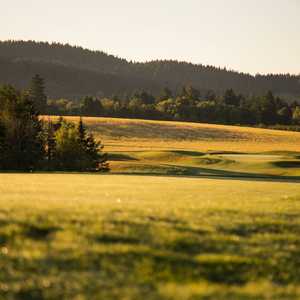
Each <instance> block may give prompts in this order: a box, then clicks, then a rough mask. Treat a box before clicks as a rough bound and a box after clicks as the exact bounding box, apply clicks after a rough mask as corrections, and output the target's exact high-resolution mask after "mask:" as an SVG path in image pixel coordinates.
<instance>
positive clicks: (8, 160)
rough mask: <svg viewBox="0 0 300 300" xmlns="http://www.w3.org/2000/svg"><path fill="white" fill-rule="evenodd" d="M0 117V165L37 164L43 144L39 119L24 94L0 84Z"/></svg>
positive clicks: (26, 166)
mask: <svg viewBox="0 0 300 300" xmlns="http://www.w3.org/2000/svg"><path fill="white" fill-rule="evenodd" d="M0 121H1V123H2V127H4V128H5V136H4V141H2V150H1V157H2V166H1V167H2V168H3V169H10V170H32V169H35V168H36V167H38V164H39V163H40V162H41V160H42V158H43V147H44V144H43V136H42V133H43V130H42V122H41V121H40V120H39V116H38V114H37V112H36V111H35V109H34V106H33V103H32V101H31V99H30V98H29V97H28V94H26V93H20V92H18V91H16V90H15V89H14V88H13V87H11V86H4V87H2V88H1V89H0ZM2 130H3V129H2ZM3 145H4V146H3ZM3 148H4V150H3Z"/></svg>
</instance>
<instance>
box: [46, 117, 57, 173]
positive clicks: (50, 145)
mask: <svg viewBox="0 0 300 300" xmlns="http://www.w3.org/2000/svg"><path fill="white" fill-rule="evenodd" d="M54 134H55V126H54V124H53V122H52V121H51V120H50V118H49V119H48V124H47V130H46V149H45V150H46V160H47V168H48V169H53V168H55V155H56V153H55V152H56V142H55V136H54Z"/></svg>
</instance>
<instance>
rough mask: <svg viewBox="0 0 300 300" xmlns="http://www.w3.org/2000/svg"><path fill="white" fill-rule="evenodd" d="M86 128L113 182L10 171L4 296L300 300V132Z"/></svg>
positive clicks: (3, 235) (2, 261)
mask: <svg viewBox="0 0 300 300" xmlns="http://www.w3.org/2000/svg"><path fill="white" fill-rule="evenodd" d="M68 119H69V120H73V121H74V120H77V119H78V118H72V117H69V118H68ZM84 121H85V123H86V124H87V126H88V128H89V129H91V130H92V131H93V133H94V134H95V135H96V137H97V138H99V139H101V140H102V141H103V143H104V144H105V150H106V151H108V152H109V160H110V166H111V174H107V175H102V174H55V173H52V174H46V173H45V174H43V173H40V174H13V173H11V174H9V173H7V174H0V299H5V300H6V299H8V300H12V299H13V300H15V299H22V300H23V299H25V300H26V299H30V300H31V299H38V300H40V299H41V300H43V299H75V300H82V299H105V300H115V299H117V300H119V299H122V300H123V299H124V300H131V299H133V300H140V299H145V300H148V299H149V300H160V299H162V300H198V299H206V300H216V299H217V300H218V299H222V300H223V299H224V300H232V299H234V300H235V299H241V300H259V299H268V300H274V299H275V300H276V299H278V300H285V299H300V218H299V216H300V152H297V151H299V148H300V147H299V146H300V133H296V132H286V131H274V130H265V129H251V128H241V127H233V126H221V125H208V124H193V123H178V122H154V121H139V120H122V119H119V120H118V119H108V118H85V120H84Z"/></svg>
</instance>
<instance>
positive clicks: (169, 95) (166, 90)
mask: <svg viewBox="0 0 300 300" xmlns="http://www.w3.org/2000/svg"><path fill="white" fill-rule="evenodd" d="M171 98H173V93H172V91H171V90H170V89H169V88H167V87H165V88H164V89H163V90H162V92H161V94H160V95H159V97H158V98H157V102H160V101H164V100H169V99H171Z"/></svg>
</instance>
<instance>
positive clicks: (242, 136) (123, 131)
mask: <svg viewBox="0 0 300 300" xmlns="http://www.w3.org/2000/svg"><path fill="white" fill-rule="evenodd" d="M53 118H55V117H53ZM66 118H67V119H68V120H71V121H77V120H78V117H66ZM84 122H85V124H86V125H87V126H88V127H89V129H91V130H92V131H93V133H94V134H95V136H96V137H97V138H98V139H100V140H102V141H103V143H104V144H105V149H106V151H134V150H170V149H173V150H174V149H178V150H180V149H181V150H182V149H184V150H198V151H208V150H212V151H214V150H218V151H221V150H223V151H239V152H264V151H280V150H285V151H298V150H299V149H300V133H299V132H288V131H279V130H270V129H259V128H250V127H239V126H225V125H214V124H201V123H186V122H169V121H149V120H135V119H117V118H88V117H86V118H84Z"/></svg>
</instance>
